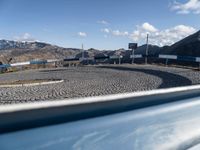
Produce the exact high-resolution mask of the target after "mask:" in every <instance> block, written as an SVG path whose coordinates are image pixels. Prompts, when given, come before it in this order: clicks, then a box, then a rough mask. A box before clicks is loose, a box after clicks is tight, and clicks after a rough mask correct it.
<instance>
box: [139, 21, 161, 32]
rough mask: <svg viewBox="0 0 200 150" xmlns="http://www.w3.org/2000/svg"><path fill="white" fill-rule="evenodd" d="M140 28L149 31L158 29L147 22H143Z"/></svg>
mask: <svg viewBox="0 0 200 150" xmlns="http://www.w3.org/2000/svg"><path fill="white" fill-rule="evenodd" d="M142 29H144V30H146V31H149V32H156V31H158V29H156V28H155V27H154V26H153V25H151V24H149V23H148V22H145V23H143V25H142Z"/></svg>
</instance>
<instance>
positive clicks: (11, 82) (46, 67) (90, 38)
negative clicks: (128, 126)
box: [0, 0, 200, 104]
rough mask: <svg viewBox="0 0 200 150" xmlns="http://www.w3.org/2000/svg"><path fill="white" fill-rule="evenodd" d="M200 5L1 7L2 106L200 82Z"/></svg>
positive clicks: (194, 0)
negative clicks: (199, 20) (199, 21)
mask: <svg viewBox="0 0 200 150" xmlns="http://www.w3.org/2000/svg"><path fill="white" fill-rule="evenodd" d="M199 5H200V2H199V1H198V0H188V1H187V2H185V3H181V2H173V1H165V2H161V1H158V0H155V1H144V0H141V1H132V0H127V1H111V0H110V1H107V0H101V1H91V0H84V1H80V0H67V1H65V0H60V1H48V0H43V1H27V0H18V1H14V0H1V2H0V18H1V28H0V39H1V40H0V72H1V74H0V104H16V103H29V102H37V101H49V100H63V99H65V100H66V99H71V98H82V97H91V96H102V95H110V94H119V93H130V92H136V91H147V90H153V89H161V88H171V87H179V86H189V85H195V84H198V83H199V82H200V72H199V71H198V70H199V69H200V68H199V67H200V32H199V31H198V30H199V23H198V19H199V12H200V7H199Z"/></svg>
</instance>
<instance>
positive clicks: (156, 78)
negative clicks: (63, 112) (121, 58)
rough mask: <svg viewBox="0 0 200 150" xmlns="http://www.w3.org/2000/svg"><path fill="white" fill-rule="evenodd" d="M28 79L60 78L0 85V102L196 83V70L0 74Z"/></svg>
mask: <svg viewBox="0 0 200 150" xmlns="http://www.w3.org/2000/svg"><path fill="white" fill-rule="evenodd" d="M31 79H63V80H64V82H62V83H57V84H51V85H41V86H31V87H14V88H0V104H1V105H2V104H14V103H24V102H35V101H45V100H55V99H64V98H75V97H88V96H99V95H107V94H116V93H125V92H134V91H142V90H152V89H159V88H169V87H176V86H186V85H193V84H199V83H200V71H194V70H190V69H181V68H173V67H161V66H152V65H151V66H150V65H149V66H142V65H120V66H119V65H108V66H88V67H74V68H72V67H71V68H58V69H42V70H28V71H22V72H16V73H7V74H0V83H1V82H5V81H14V80H31Z"/></svg>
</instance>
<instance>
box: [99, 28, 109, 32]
mask: <svg viewBox="0 0 200 150" xmlns="http://www.w3.org/2000/svg"><path fill="white" fill-rule="evenodd" d="M101 31H102V32H105V33H110V30H109V29H108V28H105V29H101Z"/></svg>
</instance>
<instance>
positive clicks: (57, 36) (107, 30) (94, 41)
mask: <svg viewBox="0 0 200 150" xmlns="http://www.w3.org/2000/svg"><path fill="white" fill-rule="evenodd" d="M199 19H200V1H199V0H177V2H174V1H173V0H0V39H8V40H19V41H20V40H21V41H33V40H38V41H44V42H48V43H51V44H55V45H59V46H63V47H76V48H79V47H81V44H82V43H84V46H85V48H98V49H119V48H127V46H128V43H129V42H138V43H139V44H140V45H141V44H144V43H145V36H146V34H147V33H148V34H150V43H152V44H157V45H160V46H163V45H170V44H172V43H174V42H176V41H178V40H180V39H181V38H183V37H185V36H188V35H189V34H192V33H194V32H196V31H197V30H199V29H200V23H199Z"/></svg>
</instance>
